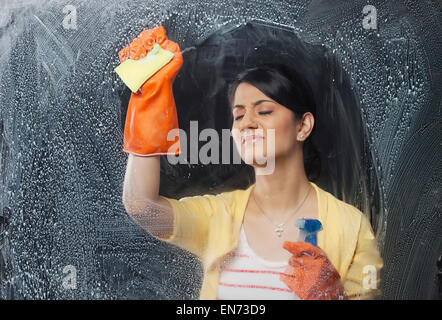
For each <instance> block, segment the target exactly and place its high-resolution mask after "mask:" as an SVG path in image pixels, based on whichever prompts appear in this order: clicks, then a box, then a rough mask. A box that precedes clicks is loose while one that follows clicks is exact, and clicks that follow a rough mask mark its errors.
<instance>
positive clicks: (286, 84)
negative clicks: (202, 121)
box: [227, 64, 320, 181]
mask: <svg viewBox="0 0 442 320" xmlns="http://www.w3.org/2000/svg"><path fill="white" fill-rule="evenodd" d="M242 82H246V83H249V84H251V85H252V86H254V87H256V88H257V89H259V90H260V91H262V92H263V93H264V94H265V95H266V96H268V97H270V98H272V99H273V100H275V101H276V102H278V103H279V104H281V105H283V106H285V107H287V108H289V109H290V110H291V111H293V113H294V116H295V119H297V120H299V119H301V118H302V116H303V114H304V113H306V112H311V113H312V114H313V116H314V117H316V105H315V100H314V97H313V92H312V90H311V88H310V86H309V84H308V83H307V81H306V80H305V79H304V78H303V77H301V76H300V75H299V74H298V73H297V72H296V71H295V70H293V69H292V68H290V67H287V66H285V65H280V64H263V65H259V66H256V67H253V68H249V69H246V70H244V71H242V72H241V73H239V74H238V75H237V76H236V77H235V79H234V80H233V81H232V82H231V83H230V85H229V87H228V90H227V97H228V101H229V104H230V108H232V107H233V98H234V95H235V92H236V89H237V87H238V86H239V84H240V83H242ZM229 120H230V123H231V124H232V123H233V115H232V112H230V114H229ZM315 128H316V126H314V127H313V130H312V132H311V134H310V136H309V137H308V138H307V139H306V140H305V142H304V146H303V154H304V167H305V170H306V174H307V176H308V178H309V179H310V180H312V181H314V180H315V179H316V178H317V177H319V173H320V157H319V153H318V151H317V149H316V148H315V146H314V145H313V142H312V137H313V135H314V133H315V131H316V130H315Z"/></svg>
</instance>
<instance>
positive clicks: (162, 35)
mask: <svg viewBox="0 0 442 320" xmlns="http://www.w3.org/2000/svg"><path fill="white" fill-rule="evenodd" d="M153 33H154V37H155V40H156V41H157V43H158V44H159V45H161V44H163V42H164V41H166V40H167V36H166V29H164V27H163V26H158V27H156V28H154V29H153Z"/></svg>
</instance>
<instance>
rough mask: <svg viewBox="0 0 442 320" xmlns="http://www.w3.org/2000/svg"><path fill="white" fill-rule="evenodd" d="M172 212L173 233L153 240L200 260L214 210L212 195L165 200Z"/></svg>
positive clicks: (214, 202) (214, 199) (213, 197)
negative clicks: (162, 242)
mask: <svg viewBox="0 0 442 320" xmlns="http://www.w3.org/2000/svg"><path fill="white" fill-rule="evenodd" d="M160 197H161V198H163V199H165V200H167V201H168V202H169V203H170V205H171V207H172V210H173V232H172V234H171V235H170V236H169V237H167V238H163V237H160V236H155V235H153V236H154V237H155V238H157V239H160V240H162V241H165V242H168V243H170V244H173V245H176V246H178V247H180V248H182V249H184V250H187V251H189V252H191V253H193V254H194V255H196V256H198V257H199V258H200V259H201V257H202V255H203V253H204V250H205V248H206V246H207V240H208V234H209V227H210V220H211V217H212V215H213V214H214V211H215V209H216V198H215V196H213V195H203V196H192V197H184V198H181V199H179V200H176V199H172V198H166V197H163V196H160Z"/></svg>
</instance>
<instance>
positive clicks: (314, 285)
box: [280, 241, 348, 300]
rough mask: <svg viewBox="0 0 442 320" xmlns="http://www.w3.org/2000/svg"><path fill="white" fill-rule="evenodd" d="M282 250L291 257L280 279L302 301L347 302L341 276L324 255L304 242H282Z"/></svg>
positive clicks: (320, 250)
mask: <svg viewBox="0 0 442 320" xmlns="http://www.w3.org/2000/svg"><path fill="white" fill-rule="evenodd" d="M283 247H284V249H286V250H288V251H289V252H290V253H292V254H293V256H292V257H290V259H289V266H288V267H287V269H286V270H285V273H284V274H282V275H281V276H280V279H281V281H283V282H284V283H285V284H286V285H287V286H288V287H289V288H290V289H292V290H293V292H294V293H296V294H297V295H298V297H300V298H301V299H303V300H347V299H348V297H347V295H346V294H345V292H344V287H343V285H342V283H341V281H340V278H341V277H340V275H339V273H338V271H337V270H336V269H335V267H334V266H333V264H332V263H331V262H330V260H328V258H327V255H326V254H325V252H324V251H323V250H322V249H321V248H319V247H315V246H313V245H311V244H310V243H308V242H303V241H296V242H292V241H285V242H284V245H283Z"/></svg>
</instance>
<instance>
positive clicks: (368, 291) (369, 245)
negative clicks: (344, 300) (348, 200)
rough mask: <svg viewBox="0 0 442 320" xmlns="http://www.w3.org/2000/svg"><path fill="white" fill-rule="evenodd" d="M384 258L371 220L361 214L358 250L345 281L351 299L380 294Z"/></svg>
mask: <svg viewBox="0 0 442 320" xmlns="http://www.w3.org/2000/svg"><path fill="white" fill-rule="evenodd" d="M382 267H383V260H382V258H381V255H380V253H379V250H378V248H377V242H376V238H375V236H374V234H373V230H372V228H371V225H370V222H369V220H368V219H367V217H366V216H365V215H361V225H360V228H359V234H358V239H357V244H356V250H355V253H354V256H353V259H352V262H351V264H350V266H349V269H348V272H347V274H346V277H345V279H344V281H343V284H344V290H345V292H346V293H347V296H348V297H349V299H354V300H360V299H361V300H362V299H363V300H365V299H374V298H375V297H376V296H378V295H380V293H381V291H380V287H379V286H380V270H381V269H382Z"/></svg>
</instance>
